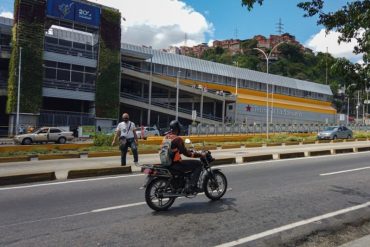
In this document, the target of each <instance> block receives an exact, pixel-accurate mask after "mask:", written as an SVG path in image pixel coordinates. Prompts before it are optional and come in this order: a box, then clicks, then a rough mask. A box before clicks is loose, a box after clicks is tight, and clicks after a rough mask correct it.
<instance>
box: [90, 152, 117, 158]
mask: <svg viewBox="0 0 370 247" xmlns="http://www.w3.org/2000/svg"><path fill="white" fill-rule="evenodd" d="M120 155H121V153H120V152H92V153H89V154H88V156H89V158H99V157H110V156H120Z"/></svg>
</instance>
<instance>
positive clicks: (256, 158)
mask: <svg viewBox="0 0 370 247" xmlns="http://www.w3.org/2000/svg"><path fill="white" fill-rule="evenodd" d="M272 158H273V155H272V154H264V155H255V156H246V157H243V162H254V161H263V160H272Z"/></svg>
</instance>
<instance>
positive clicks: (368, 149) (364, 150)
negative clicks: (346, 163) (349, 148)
mask: <svg viewBox="0 0 370 247" xmlns="http://www.w3.org/2000/svg"><path fill="white" fill-rule="evenodd" d="M366 151H370V147H360V148H357V152H366Z"/></svg>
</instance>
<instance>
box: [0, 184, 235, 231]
mask: <svg viewBox="0 0 370 247" xmlns="http://www.w3.org/2000/svg"><path fill="white" fill-rule="evenodd" d="M231 190H233V189H232V188H228V189H227V190H226V191H231ZM198 195H204V192H202V193H199V194H198ZM184 198H185V197H183V196H180V197H178V198H177V199H184ZM145 204H146V202H136V203H129V204H123V205H117V206H113V207H107V208H99V209H93V210H91V211H87V212H81V213H75V214H68V215H62V216H58V217H52V218H45V219H39V220H30V221H23V222H18V223H14V224H8V225H3V226H0V228H5V227H9V226H18V225H24V224H32V223H38V222H43V221H47V220H59V219H65V218H69V217H76V216H81V215H85V214H93V213H101V212H106V211H111V210H117V209H121V208H130V207H136V206H142V205H145Z"/></svg>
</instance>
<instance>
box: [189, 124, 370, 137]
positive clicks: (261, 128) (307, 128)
mask: <svg viewBox="0 0 370 247" xmlns="http://www.w3.org/2000/svg"><path fill="white" fill-rule="evenodd" d="M328 126H332V125H327V124H323V125H311V124H302V125H298V124H297V125H279V124H271V125H270V126H269V133H270V134H271V133H317V132H319V131H322V130H324V129H325V128H326V127H328ZM347 127H348V128H349V129H351V130H352V131H366V132H367V131H370V125H362V124H350V125H347ZM259 133H262V134H264V133H266V125H258V124H257V125H247V124H224V125H222V124H219V125H212V124H203V125H202V124H199V125H197V126H189V135H224V134H259Z"/></svg>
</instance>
